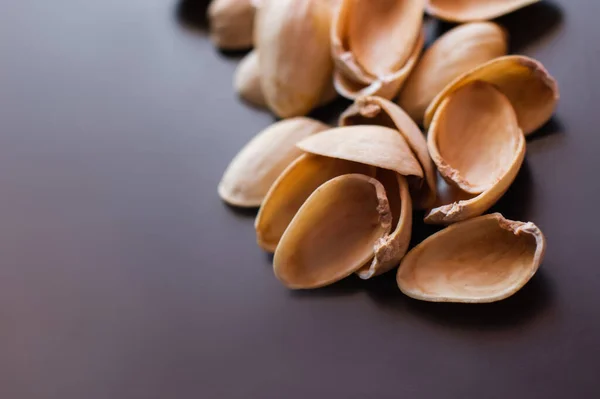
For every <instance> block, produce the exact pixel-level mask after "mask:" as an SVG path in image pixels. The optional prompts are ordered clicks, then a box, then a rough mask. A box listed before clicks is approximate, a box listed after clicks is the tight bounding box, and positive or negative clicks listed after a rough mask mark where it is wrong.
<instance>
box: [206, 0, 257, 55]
mask: <svg viewBox="0 0 600 399" xmlns="http://www.w3.org/2000/svg"><path fill="white" fill-rule="evenodd" d="M207 13H208V18H209V22H210V37H211V39H212V41H213V43H214V44H215V46H217V47H220V48H222V49H224V50H242V49H247V48H250V47H252V37H253V31H254V14H255V8H254V5H253V4H252V1H251V0H212V2H211V3H210V5H209V6H208V10H207Z"/></svg>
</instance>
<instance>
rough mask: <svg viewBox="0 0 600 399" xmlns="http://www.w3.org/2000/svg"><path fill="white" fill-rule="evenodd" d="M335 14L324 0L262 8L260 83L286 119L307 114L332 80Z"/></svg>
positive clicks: (266, 0)
mask: <svg viewBox="0 0 600 399" xmlns="http://www.w3.org/2000/svg"><path fill="white" fill-rule="evenodd" d="M331 14H332V9H331V7H330V5H329V4H327V3H324V2H322V1H321V0H304V1H297V0H263V1H262V3H261V5H260V7H259V8H258V11H257V18H256V26H255V41H256V43H255V44H256V48H257V49H258V62H259V65H260V83H261V87H262V91H263V94H264V97H265V101H266V103H267V104H268V106H269V108H270V109H271V110H272V111H273V112H274V113H275V114H277V115H278V116H280V117H281V118H289V117H292V116H300V115H305V114H307V113H308V112H309V111H310V110H312V109H313V108H314V107H315V106H316V105H317V104H318V103H319V101H320V100H321V98H322V95H323V93H324V92H325V90H326V87H327V86H328V84H329V82H330V80H331V76H332V71H333V61H332V59H331V53H330V34H329V32H330V25H331Z"/></svg>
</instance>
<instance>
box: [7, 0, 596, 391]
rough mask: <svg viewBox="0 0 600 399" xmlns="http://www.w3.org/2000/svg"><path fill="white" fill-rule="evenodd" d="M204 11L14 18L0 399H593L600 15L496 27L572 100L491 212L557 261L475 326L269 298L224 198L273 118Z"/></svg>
mask: <svg viewBox="0 0 600 399" xmlns="http://www.w3.org/2000/svg"><path fill="white" fill-rule="evenodd" d="M204 5H205V2H203V1H192V0H190V1H184V2H182V3H177V2H175V1H167V0H102V1H85V2H84V1H80V0H57V1H36V0H20V1H16V0H5V1H2V7H1V8H0V224H1V225H0V320H1V325H0V397H2V398H3V399H4V398H6V399H30V398H32V399H33V398H44V399H46V398H48V399H49V398H57V399H69V398H77V399H80V398H85V399H96V398H98V399H105V398H110V399H120V398H124V399H129V398H131V399H134V398H136V399H137V398H139V399H153V398H157V399H159V398H160V399H162V398H225V399H229V398H260V399H262V398H265V399H271V398H273V399H279V398H292V399H294V398H302V399H305V398H345V399H347V398H398V397H406V398H412V399H420V398H423V399H429V398H434V397H437V398H475V397H478V398H486V399H487V398H492V399H493V398H498V399H506V398H522V397H544V398H567V397H569V398H570V397H573V398H593V397H600V384H599V381H598V378H599V374H598V366H599V364H598V363H599V361H598V359H599V358H600V342H599V338H600V319H599V317H598V315H599V309H598V307H599V305H600V269H599V266H598V260H597V259H598V253H599V250H600V244H599V243H598V232H597V229H598V222H599V221H600V220H599V219H600V217H599V216H598V205H597V202H598V198H599V195H600V184H599V182H598V170H599V169H600V157H599V156H598V151H599V149H600V136H599V133H598V125H599V123H600V110H599V108H598V104H599V103H600V83H598V82H599V81H600V80H599V79H598V65H599V63H600V50H599V46H598V43H597V38H598V37H599V35H600V23H599V21H598V15H599V13H600V5H598V4H597V3H596V2H592V1H590V0H562V1H554V2H543V3H541V4H538V5H535V6H532V7H529V8H527V9H525V10H522V11H519V12H517V13H515V14H513V15H510V16H508V17H504V18H501V19H500V21H499V22H500V23H502V24H503V25H504V26H506V27H507V28H508V30H509V32H510V34H511V46H512V51H513V52H519V53H524V54H527V55H530V56H533V57H536V58H538V59H539V60H540V61H542V62H543V63H544V64H545V66H546V67H547V68H548V69H549V71H550V72H551V73H552V74H553V75H554V76H555V77H556V79H557V80H558V82H559V84H560V88H561V95H562V98H561V102H560V105H559V107H558V110H557V112H556V116H555V118H554V119H553V120H552V121H551V122H550V123H549V124H548V125H547V126H545V127H544V128H543V129H542V130H541V132H539V133H537V134H536V135H535V136H534V137H532V138H531V139H530V140H529V141H528V148H527V151H528V154H527V160H526V163H525V166H524V168H523V170H522V171H521V173H520V174H519V176H518V178H517V181H516V182H515V184H514V186H513V187H512V188H511V190H510V191H509V192H508V194H507V195H506V196H505V198H504V199H503V200H502V201H501V202H500V203H499V205H498V206H497V207H496V208H495V209H496V210H500V211H502V212H503V213H504V214H505V215H506V216H507V217H510V218H515V219H519V220H524V221H528V220H531V221H534V222H535V223H536V224H538V225H539V226H540V227H541V228H542V229H543V231H544V232H545V234H546V236H547V239H548V251H547V253H546V259H545V261H544V263H543V265H542V268H541V270H540V272H539V274H538V275H536V276H535V278H534V279H533V280H532V281H531V283H530V284H529V285H528V286H527V287H526V288H525V289H524V290H523V291H521V292H520V293H518V294H517V295H516V296H514V297H513V298H511V299H509V300H506V301H504V302H501V303H497V304H492V305H479V306H461V305H441V304H429V303H420V302H416V301H413V300H410V299H408V298H406V297H403V296H402V295H401V294H400V292H399V291H398V290H397V288H396V286H395V282H394V276H393V273H392V274H390V275H388V276H384V277H381V278H378V279H375V280H373V281H369V282H361V281H359V280H357V279H354V278H352V279H348V280H346V281H344V282H342V283H339V284H337V285H334V286H332V287H330V288H326V289H322V290H318V291H313V292H290V291H288V290H286V289H285V288H284V287H283V286H281V285H280V284H279V283H278V282H277V281H276V279H275V278H274V277H273V274H272V271H271V269H270V259H269V257H268V256H267V255H266V254H265V253H263V252H262V251H261V250H260V249H259V248H258V247H257V245H256V244H255V241H254V240H255V238H254V235H253V234H254V230H253V215H254V213H253V212H239V211H236V210H234V209H231V208H228V207H227V206H225V205H224V204H223V203H222V202H221V201H220V200H219V198H218V196H217V191H216V187H217V183H218V181H219V179H220V177H221V174H222V172H223V170H224V169H225V167H226V166H227V164H228V162H229V160H230V159H231V158H232V157H233V155H235V153H236V152H237V151H238V150H239V149H240V148H241V147H242V145H243V144H244V143H246V142H247V141H248V140H249V139H250V138H251V137H252V136H253V135H254V134H255V133H257V132H258V131H260V130H261V129H262V128H264V127H266V126H267V125H269V124H270V123H271V122H272V121H273V118H272V116H270V115H269V114H267V113H266V112H262V111H257V110H253V109H252V108H250V107H248V106H245V105H244V104H243V103H241V102H240V101H239V100H238V99H237V98H236V95H235V94H234V92H233V89H232V74H233V72H234V69H235V66H236V64H237V62H238V61H239V58H240V56H241V55H240V54H223V53H220V52H219V51H217V50H215V49H214V48H213V47H212V46H211V43H210V42H209V40H208V37H207V31H206V22H205V21H204V19H203V17H202V14H203V7H204ZM449 27H450V25H446V24H437V23H433V24H431V26H430V33H433V32H436V31H443V30H445V29H448V28H449ZM346 104H347V103H346V102H344V101H338V102H337V103H336V104H334V105H333V106H331V107H329V108H328V109H327V110H324V111H318V112H317V113H316V116H317V117H320V118H325V119H328V120H334V119H335V116H336V114H335V112H337V111H339V110H340V109H343V108H344V107H345V106H346ZM416 230H417V232H416V234H415V236H416V239H419V237H421V238H422V237H423V236H424V235H425V234H427V233H428V232H430V231H432V230H433V229H431V228H424V227H422V226H419V225H417V226H416Z"/></svg>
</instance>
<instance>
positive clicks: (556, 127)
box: [527, 115, 565, 142]
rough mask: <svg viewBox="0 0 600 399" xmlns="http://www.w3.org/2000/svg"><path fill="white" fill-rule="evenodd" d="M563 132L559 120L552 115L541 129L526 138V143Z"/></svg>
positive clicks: (562, 126) (563, 129)
mask: <svg viewBox="0 0 600 399" xmlns="http://www.w3.org/2000/svg"><path fill="white" fill-rule="evenodd" d="M564 132H565V127H564V125H563V124H562V123H561V121H560V119H559V118H558V117H557V116H556V115H553V116H552V118H550V120H549V121H548V122H546V123H545V124H544V125H543V126H542V127H540V128H539V129H538V130H536V131H535V132H533V133H532V134H530V135H529V136H527V141H528V142H531V141H533V140H537V139H541V138H544V137H547V136H550V135H553V134H563V133H564Z"/></svg>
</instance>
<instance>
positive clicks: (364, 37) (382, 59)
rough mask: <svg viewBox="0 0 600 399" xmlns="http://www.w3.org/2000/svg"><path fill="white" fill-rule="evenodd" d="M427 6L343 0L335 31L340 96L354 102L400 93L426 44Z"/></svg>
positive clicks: (419, 1)
mask: <svg viewBox="0 0 600 399" xmlns="http://www.w3.org/2000/svg"><path fill="white" fill-rule="evenodd" d="M424 3H425V2H424V0H394V1H390V0H369V1H365V0H342V1H341V4H340V6H339V7H338V8H337V11H336V13H335V15H334V18H333V27H332V31H331V42H332V52H333V57H334V60H335V63H336V70H337V72H336V78H335V79H336V88H338V91H339V92H340V94H342V95H343V96H346V97H349V98H355V97H356V96H360V95H379V96H382V97H386V98H392V97H394V96H395V95H396V93H397V91H398V90H399V89H400V86H401V84H402V82H403V81H404V79H405V78H406V75H407V74H408V72H410V69H411V68H412V66H414V63H415V62H416V58H417V57H418V54H419V53H420V51H421V47H422V45H423V40H422V35H421V27H422V24H423V10H424V5H425V4H424ZM407 66H409V67H408V68H407ZM365 90H366V92H365Z"/></svg>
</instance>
